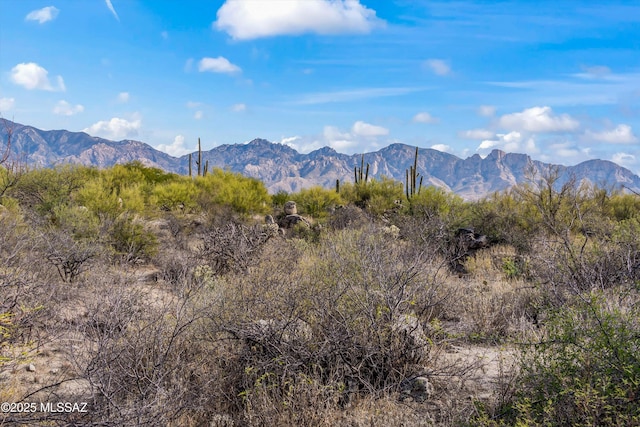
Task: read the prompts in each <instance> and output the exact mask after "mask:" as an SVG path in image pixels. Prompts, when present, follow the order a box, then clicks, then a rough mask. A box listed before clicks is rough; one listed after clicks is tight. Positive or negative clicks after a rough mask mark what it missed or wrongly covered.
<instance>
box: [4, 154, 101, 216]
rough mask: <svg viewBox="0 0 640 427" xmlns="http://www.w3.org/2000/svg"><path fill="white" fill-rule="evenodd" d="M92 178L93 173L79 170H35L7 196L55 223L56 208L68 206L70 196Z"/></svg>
mask: <svg viewBox="0 0 640 427" xmlns="http://www.w3.org/2000/svg"><path fill="white" fill-rule="evenodd" d="M93 174H94V171H93V170H92V169H89V168H85V167H82V166H62V167H58V168H55V169H36V170H33V171H30V172H28V173H25V174H23V175H22V176H21V178H20V180H19V182H18V183H17V184H16V185H15V187H13V188H12V189H11V190H10V192H9V193H10V195H11V196H13V197H15V198H16V199H18V201H19V203H20V206H22V207H23V208H24V209H26V210H28V211H33V212H35V213H37V214H38V215H40V216H41V217H44V218H46V219H47V220H48V221H50V222H52V223H56V221H57V218H56V216H55V212H54V210H55V208H57V207H59V206H65V205H68V204H69V203H71V200H72V195H73V194H74V193H75V192H76V191H78V190H79V189H81V188H82V186H83V185H84V183H85V182H86V181H87V178H88V177H89V176H91V175H93Z"/></svg>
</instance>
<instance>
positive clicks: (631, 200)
mask: <svg viewBox="0 0 640 427" xmlns="http://www.w3.org/2000/svg"><path fill="white" fill-rule="evenodd" d="M608 213H609V216H610V217H611V218H612V219H616V220H618V221H623V220H625V219H630V218H638V217H639V216H640V197H639V196H637V195H635V194H615V195H613V196H612V197H611V198H610V200H609V211H608Z"/></svg>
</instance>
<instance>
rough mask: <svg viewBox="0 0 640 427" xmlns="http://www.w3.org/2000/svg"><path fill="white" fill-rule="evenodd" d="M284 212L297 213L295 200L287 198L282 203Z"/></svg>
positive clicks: (288, 213)
mask: <svg viewBox="0 0 640 427" xmlns="http://www.w3.org/2000/svg"><path fill="white" fill-rule="evenodd" d="M284 213H285V214H287V215H295V214H297V213H298V208H297V207H296V202H294V201H293V200H289V201H288V202H286V203H285V204H284Z"/></svg>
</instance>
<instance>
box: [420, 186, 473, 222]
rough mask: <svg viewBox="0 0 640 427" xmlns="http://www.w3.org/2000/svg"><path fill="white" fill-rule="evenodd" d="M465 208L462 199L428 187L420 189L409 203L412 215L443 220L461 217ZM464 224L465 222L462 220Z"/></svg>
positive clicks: (436, 188)
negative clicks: (462, 209)
mask: <svg viewBox="0 0 640 427" xmlns="http://www.w3.org/2000/svg"><path fill="white" fill-rule="evenodd" d="M462 206H463V201H462V198H461V197H459V196H458V195H456V194H454V193H452V192H448V191H446V190H443V189H441V188H438V187H434V186H428V187H424V188H421V189H420V192H419V193H417V194H415V195H413V196H412V197H411V199H410V200H409V203H408V211H409V213H410V214H412V215H419V216H420V215H421V216H425V215H426V216H433V215H437V216H440V217H442V218H446V217H455V216H460V214H461V208H462ZM461 221H462V222H464V220H461Z"/></svg>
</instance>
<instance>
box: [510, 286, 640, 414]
mask: <svg viewBox="0 0 640 427" xmlns="http://www.w3.org/2000/svg"><path fill="white" fill-rule="evenodd" d="M637 302H638V301H637V295H635V299H633V301H628V302H627V303H626V304H622V305H620V304H612V303H611V300H610V299H605V298H604V295H603V294H602V293H600V292H596V293H591V294H587V295H585V296H584V297H579V298H577V300H576V301H575V302H574V304H572V305H571V306H569V307H563V308H562V309H561V310H557V311H555V312H554V313H552V315H551V318H550V319H549V320H548V322H547V326H546V327H547V332H546V335H545V336H544V337H543V338H542V340H541V341H540V342H534V343H531V344H530V345H529V346H527V347H525V349H524V350H523V358H522V364H521V377H520V379H519V382H520V384H521V386H520V388H519V390H518V393H517V395H516V397H515V399H514V400H513V402H511V405H510V411H508V419H510V420H512V421H514V422H515V423H516V424H517V425H551V424H553V425H567V426H568V425H571V426H591V425H598V426H617V425H635V424H637V423H638V422H639V421H640V405H638V402H637V394H638V384H640V360H639V359H638V354H639V350H640V338H639V337H640V335H639V334H638V332H639V331H640V329H639V328H640V324H639V322H638V319H640V317H639V316H638V315H639V314H640V313H638V305H637ZM629 303H630V304H629Z"/></svg>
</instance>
